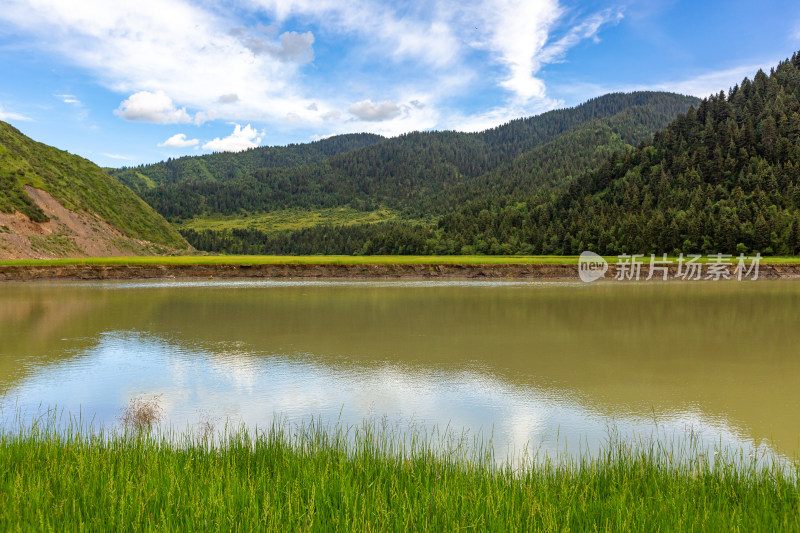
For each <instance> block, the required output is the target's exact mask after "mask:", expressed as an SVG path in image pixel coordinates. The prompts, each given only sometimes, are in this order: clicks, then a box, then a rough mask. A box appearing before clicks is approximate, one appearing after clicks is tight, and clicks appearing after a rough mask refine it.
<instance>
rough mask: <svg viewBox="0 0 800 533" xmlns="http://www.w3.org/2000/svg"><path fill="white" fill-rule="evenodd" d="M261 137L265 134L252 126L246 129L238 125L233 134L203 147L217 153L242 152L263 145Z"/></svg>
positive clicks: (209, 142)
mask: <svg viewBox="0 0 800 533" xmlns="http://www.w3.org/2000/svg"><path fill="white" fill-rule="evenodd" d="M261 135H263V134H262V133H261V132H259V131H258V130H256V129H255V128H253V127H251V126H250V124H248V125H247V126H245V127H244V128H242V127H241V126H240V125H239V124H236V127H235V128H234V130H233V133H231V134H230V135H229V136H227V137H223V138H219V137H217V138H216V139H214V140H213V141H208V142H207V143H205V144H204V145H203V149H204V150H213V151H215V152H241V151H242V150H247V149H248V148H255V147H257V146H258V145H259V144H261Z"/></svg>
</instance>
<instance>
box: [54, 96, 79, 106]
mask: <svg viewBox="0 0 800 533" xmlns="http://www.w3.org/2000/svg"><path fill="white" fill-rule="evenodd" d="M54 96H55V97H56V98H60V99H61V101H62V102H64V103H65V104H70V105H74V106H79V107H80V106H81V105H83V104H82V103H81V101H80V100H78V98H77V97H76V96H75V95H74V94H56V95H54Z"/></svg>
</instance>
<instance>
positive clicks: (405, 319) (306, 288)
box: [0, 282, 800, 456]
mask: <svg viewBox="0 0 800 533" xmlns="http://www.w3.org/2000/svg"><path fill="white" fill-rule="evenodd" d="M0 291H1V292H0V320H1V322H0V335H2V336H0V338H2V339H3V342H2V345H1V347H0V391H4V392H5V401H4V404H5V406H6V409H5V413H6V415H7V414H8V411H9V406H10V405H16V406H18V407H19V408H22V409H23V410H27V411H34V410H35V409H37V408H38V406H39V405H58V406H60V407H62V408H65V409H67V410H69V411H72V412H76V411H77V410H78V409H80V410H82V412H83V413H84V414H86V413H91V414H92V415H93V416H95V421H96V422H98V423H107V424H108V423H114V421H115V417H116V416H117V415H118V414H119V410H120V408H121V407H122V406H123V405H125V404H126V403H127V401H128V399H129V398H130V397H132V396H134V395H138V394H161V395H162V403H163V406H164V408H165V411H166V413H167V415H168V420H169V423H170V424H171V425H173V426H174V427H178V428H181V427H185V426H187V425H190V424H196V423H197V422H198V421H200V420H201V419H208V418H211V419H214V420H217V421H221V420H230V421H232V422H234V423H235V422H238V421H241V422H244V423H247V424H249V425H259V426H261V427H265V426H268V425H269V424H270V423H271V422H272V421H273V420H274V418H275V417H276V416H282V417H284V418H285V419H287V420H289V421H290V422H299V421H303V420H307V419H308V418H309V417H310V416H312V415H313V416H319V417H321V418H322V419H323V420H325V421H329V422H330V421H333V422H335V421H337V420H340V421H341V422H342V423H345V424H358V423H360V422H361V421H362V420H363V419H364V418H365V417H368V416H375V417H384V416H385V417H387V419H389V420H391V421H393V422H394V423H396V424H399V425H400V426H401V427H402V425H404V424H408V425H420V424H421V425H423V426H426V427H430V426H431V425H433V424H436V425H439V426H441V427H445V426H448V425H449V426H450V427H451V428H454V429H456V430H458V429H460V428H467V429H468V430H469V431H470V432H471V433H473V434H474V433H479V432H481V433H483V434H493V437H494V443H495V446H496V449H497V453H498V455H500V456H505V455H506V453H507V452H508V451H513V452H519V451H520V450H521V449H523V447H524V446H525V445H526V444H527V445H530V448H531V449H533V450H537V449H538V450H540V451H541V452H547V453H554V452H555V451H564V450H565V449H567V450H568V451H569V452H577V451H578V450H580V449H589V450H596V449H597V448H598V446H600V445H601V444H602V443H603V442H604V441H605V440H606V439H607V438H608V427H609V425H612V426H613V427H615V428H616V429H617V430H618V431H620V432H621V433H622V434H623V435H625V434H627V435H630V434H633V433H640V434H642V433H644V434H647V433H649V432H650V431H652V429H653V427H654V424H658V427H659V432H660V434H664V435H673V436H675V438H680V437H682V436H683V435H685V434H686V431H687V429H689V428H691V430H693V431H695V432H696V433H699V435H700V436H701V438H702V439H704V441H705V442H706V443H709V444H710V443H720V444H721V445H723V446H734V447H737V448H738V447H744V448H749V447H754V446H758V445H761V446H770V447H775V449H777V451H778V452H780V453H782V454H786V455H790V456H791V455H795V454H796V453H797V450H798V436H800V428H798V421H800V416H798V415H800V404H799V403H798V399H797V398H796V397H795V396H796V395H795V392H794V391H795V389H796V387H797V384H798V383H797V381H798V376H800V372H798V371H800V358H798V357H797V356H798V351H800V348H798V346H800V345H798V343H797V341H798V340H800V339H798V335H799V334H798V333H797V330H796V328H795V326H794V324H795V323H796V318H795V317H796V316H798V314H797V312H798V311H800V298H798V296H800V290H799V289H798V288H795V285H793V284H786V283H754V284H747V285H745V284H695V285H692V284H665V285H647V286H634V285H630V286H620V285H600V286H591V287H587V286H572V285H563V284H497V283H490V284H482V285H476V284H458V283H454V284H442V283H436V284H431V283H414V284H406V283H308V282H305V283H292V282H288V283H287V282H274V283H263V282H262V283H258V282H226V283H216V282H215V283H185V282H184V283H169V284H165V283H104V284H35V285H22V284H7V285H2V286H0Z"/></svg>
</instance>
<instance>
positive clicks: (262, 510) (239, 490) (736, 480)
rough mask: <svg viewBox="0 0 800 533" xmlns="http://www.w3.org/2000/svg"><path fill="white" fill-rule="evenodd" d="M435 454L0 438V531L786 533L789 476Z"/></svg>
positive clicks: (340, 443) (689, 456)
mask: <svg viewBox="0 0 800 533" xmlns="http://www.w3.org/2000/svg"><path fill="white" fill-rule="evenodd" d="M176 442H177V444H176ZM220 443H221V444H220ZM441 450H442V449H441V448H436V447H435V446H431V445H430V444H429V441H428V440H426V439H425V438H424V437H419V436H416V435H401V436H399V438H398V435H396V434H387V433H386V432H382V431H379V430H376V429H375V426H370V425H365V426H362V427H360V428H349V429H348V430H347V432H345V431H342V430H341V429H336V428H334V429H333V430H325V429H321V428H319V427H313V426H312V427H310V428H306V430H304V431H301V432H299V433H297V432H295V433H289V432H287V431H286V430H285V429H282V428H280V427H278V428H274V427H273V429H272V430H271V431H270V432H268V433H266V434H264V433H262V434H258V436H253V435H252V434H248V433H247V431H246V430H241V431H239V432H236V433H234V434H233V435H229V436H227V437H224V436H223V437H221V438H220V439H219V440H218V441H216V442H213V443H212V442H211V441H209V440H203V438H202V437H197V436H193V435H192V434H191V433H187V434H186V435H184V436H182V437H181V436H180V435H179V436H177V440H176V437H175V436H172V437H171V438H163V437H150V436H148V435H146V434H145V435H143V436H142V435H138V436H137V435H128V436H124V435H120V434H116V435H115V434H112V435H102V434H100V435H97V434H91V433H86V432H84V431H80V430H79V431H74V430H67V431H63V430H61V431H56V430H53V429H52V428H49V427H47V426H46V425H45V427H34V428H32V429H31V428H28V429H25V430H22V431H20V432H19V433H15V434H8V433H6V434H0V530H2V531H462V530H467V531H473V530H478V531H615V532H619V531H623V532H624V531H648V532H649V531H670V532H673V531H770V532H775V531H798V530H800V512H799V511H800V486H799V485H798V478H797V474H798V472H794V471H791V470H789V471H787V470H786V468H781V467H778V466H777V465H775V464H773V465H769V464H767V465H763V466H760V465H756V464H755V463H753V462H751V463H748V462H747V461H748V460H747V458H744V462H741V461H740V462H736V461H735V460H732V459H731V460H729V459H716V460H717V461H718V462H717V465H716V466H710V465H709V463H708V461H707V460H705V459H704V456H698V455H694V454H693V453H692V450H686V449H678V450H675V449H669V448H664V447H661V446H660V445H658V444H649V445H641V444H640V445H632V446H631V445H626V444H624V443H617V444H611V445H610V447H609V448H608V449H607V450H606V451H605V452H603V453H601V454H600V455H599V457H597V458H595V459H591V458H585V459H582V460H562V461H559V462H547V461H545V462H542V463H540V464H538V465H531V464H528V465H523V466H521V467H518V468H516V469H512V468H511V467H508V466H507V467H497V466H494V465H495V462H494V461H493V457H492V456H491V452H481V451H478V452H467V451H466V450H465V449H463V448H455V449H454V448H451V449H449V450H445V451H441ZM720 457H722V456H720ZM737 465H738V466H737Z"/></svg>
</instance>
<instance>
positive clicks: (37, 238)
mask: <svg viewBox="0 0 800 533" xmlns="http://www.w3.org/2000/svg"><path fill="white" fill-rule="evenodd" d="M25 191H26V192H27V193H28V196H30V197H31V199H32V200H33V201H34V202H35V203H36V205H38V206H39V207H40V208H41V209H42V211H44V212H45V214H46V215H47V216H48V217H49V218H50V220H48V221H47V222H33V221H31V220H30V219H29V218H28V217H27V216H25V215H23V214H22V213H19V212H17V213H12V214H8V213H0V259H51V258H56V257H92V256H108V257H113V256H129V255H150V253H151V252H150V250H149V248H148V244H149V243H147V242H145V241H139V240H136V239H131V238H129V237H126V236H125V235H123V234H122V233H120V232H119V231H118V230H117V229H116V228H114V227H113V226H111V225H109V224H108V223H106V222H105V221H103V220H102V219H100V218H98V217H96V216H94V215H92V214H89V213H86V212H79V211H72V210H70V209H67V208H66V207H64V205H62V204H61V203H60V202H59V201H58V200H56V199H55V198H54V197H53V196H51V195H50V194H48V193H47V192H45V191H43V190H41V189H37V188H35V187H31V186H30V185H26V186H25Z"/></svg>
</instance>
